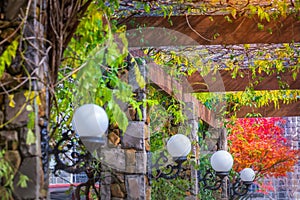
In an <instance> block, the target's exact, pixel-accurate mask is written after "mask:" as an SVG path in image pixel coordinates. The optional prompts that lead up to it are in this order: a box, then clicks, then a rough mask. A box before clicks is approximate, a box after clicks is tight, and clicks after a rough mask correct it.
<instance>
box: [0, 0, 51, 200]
mask: <svg viewBox="0 0 300 200" xmlns="http://www.w3.org/2000/svg"><path fill="white" fill-rule="evenodd" d="M42 1H43V0H41V1H39V2H40V3H41V4H38V3H37V1H32V2H31V4H30V5H28V8H29V9H28V10H27V11H28V16H26V17H25V16H22V18H26V19H27V21H26V22H25V23H24V26H22V28H21V32H17V33H16V34H15V35H14V37H13V38H12V39H11V40H8V42H11V41H12V40H15V41H18V50H17V52H16V56H15V58H14V59H13V60H12V62H11V65H10V66H6V68H5V71H4V75H3V76H2V77H0V78H1V82H2V83H5V82H7V81H9V82H10V83H11V84H9V85H7V84H6V85H5V89H3V88H1V89H0V91H1V93H2V94H4V95H1V96H0V104H1V107H0V144H1V145H0V149H5V150H6V154H5V157H6V160H7V161H8V162H10V163H11V164H12V166H13V167H14V169H15V176H14V179H13V181H14V190H13V194H12V195H13V199H16V200H18V199H46V197H47V186H45V184H44V171H43V166H42V155H41V146H40V145H41V144H40V127H39V119H40V118H43V117H46V113H47V112H45V111H46V110H47V108H46V106H45V102H44V100H45V99H44V98H42V97H41V96H43V95H42V93H43V92H41V91H42V88H43V87H44V85H41V83H40V82H39V81H38V80H41V81H42V82H43V84H44V83H45V84H47V82H46V81H45V80H44V79H43V72H44V70H45V68H46V67H47V65H46V62H47V59H46V57H47V54H46V51H45V46H44V42H45V40H43V38H44V28H43V24H42V23H43V22H41V21H39V20H42V19H43V17H42V15H43V13H44V12H43V11H44V10H45V8H42V6H43V5H46V4H44V3H42ZM5 3H6V6H5V8H3V9H4V11H5V16H4V20H6V19H8V20H11V21H14V23H16V22H21V19H17V18H18V15H22V14H24V13H27V12H26V10H25V8H26V6H27V3H28V1H20V2H19V3H16V2H15V1H6V2H5ZM14 3H15V4H14ZM20 3H21V4H20ZM20 9H23V12H20ZM12 10H13V11H14V12H12ZM12 13H14V14H12ZM0 32H1V30H0ZM8 45H9V44H8ZM2 50H3V49H2ZM0 53H2V52H0ZM17 78H19V79H17ZM3 91H5V92H3ZM43 94H44V93H43ZM2 144H3V145H2ZM17 171H18V173H17ZM21 174H23V175H25V176H27V178H28V179H29V180H28V182H27V187H25V188H22V187H21V186H19V185H18V182H19V179H20V177H21V176H20V175H21ZM4 182H5V181H4ZM2 186H3V183H1V182H0V188H1V187H2Z"/></svg>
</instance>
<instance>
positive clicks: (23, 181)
mask: <svg viewBox="0 0 300 200" xmlns="http://www.w3.org/2000/svg"><path fill="white" fill-rule="evenodd" d="M27 181H29V178H28V177H27V176H25V175H23V174H21V175H20V179H19V181H18V183H17V185H18V186H20V187H21V188H26V187H27Z"/></svg>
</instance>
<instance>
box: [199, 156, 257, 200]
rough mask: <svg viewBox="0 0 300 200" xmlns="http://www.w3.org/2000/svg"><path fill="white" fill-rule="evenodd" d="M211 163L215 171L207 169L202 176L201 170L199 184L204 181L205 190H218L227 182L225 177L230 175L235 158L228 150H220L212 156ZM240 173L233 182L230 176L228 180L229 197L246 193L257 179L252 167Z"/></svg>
mask: <svg viewBox="0 0 300 200" xmlns="http://www.w3.org/2000/svg"><path fill="white" fill-rule="evenodd" d="M210 163H211V166H212V168H213V169H214V172H212V171H211V170H207V171H206V173H205V175H204V176H203V177H201V176H200V174H201V172H200V171H199V174H198V178H199V184H200V183H203V185H204V189H205V190H206V189H208V190H218V189H220V188H221V186H222V185H223V183H225V177H228V176H229V172H230V170H231V168H232V166H233V158H232V155H231V154H230V153H228V152H227V151H224V150H220V151H217V152H215V153H214V154H213V155H212V156H211V159H210ZM239 174H240V175H239V177H236V178H235V181H234V182H233V183H231V182H230V179H229V178H228V179H227V180H226V181H227V185H228V186H227V194H228V196H229V199H233V198H234V197H235V196H244V195H246V194H247V192H248V189H249V187H250V185H251V184H252V183H253V181H254V179H255V172H254V171H253V170H252V169H251V168H245V169H243V170H242V171H241V172H240V173H239Z"/></svg>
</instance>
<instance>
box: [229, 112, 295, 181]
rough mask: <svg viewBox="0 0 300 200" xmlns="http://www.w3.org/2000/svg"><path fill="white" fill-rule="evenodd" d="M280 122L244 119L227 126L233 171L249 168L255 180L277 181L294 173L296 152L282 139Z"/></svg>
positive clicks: (282, 122) (282, 121) (281, 121)
mask: <svg viewBox="0 0 300 200" xmlns="http://www.w3.org/2000/svg"><path fill="white" fill-rule="evenodd" d="M284 123H285V121H284V120H283V119H282V118H244V119H237V120H236V121H235V122H234V123H233V124H228V125H227V128H228V130H229V135H228V140H229V141H230V142H229V150H230V152H231V154H232V155H233V156H234V166H233V168H234V170H235V171H241V170H242V169H243V168H245V167H252V169H253V170H254V171H256V172H257V174H256V176H257V177H260V176H264V177H270V176H273V177H280V176H286V173H287V172H291V171H293V167H294V165H295V164H296V163H297V162H298V156H299V151H298V150H294V149H292V148H291V146H290V145H289V141H288V140H287V139H286V138H285V137H284V129H283V127H282V125H283V124H284Z"/></svg>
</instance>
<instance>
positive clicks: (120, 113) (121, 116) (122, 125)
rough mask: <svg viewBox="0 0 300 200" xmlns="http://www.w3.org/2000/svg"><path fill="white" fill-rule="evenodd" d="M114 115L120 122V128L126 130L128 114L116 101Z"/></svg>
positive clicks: (113, 109)
mask: <svg viewBox="0 0 300 200" xmlns="http://www.w3.org/2000/svg"><path fill="white" fill-rule="evenodd" d="M112 115H113V117H114V119H115V121H116V122H117V123H118V126H119V128H120V129H121V130H122V131H123V132H125V131H126V129H127V126H128V119H127V116H126V114H125V113H124V112H123V110H122V109H121V108H120V106H119V105H118V104H116V103H114V104H113V108H112Z"/></svg>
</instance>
